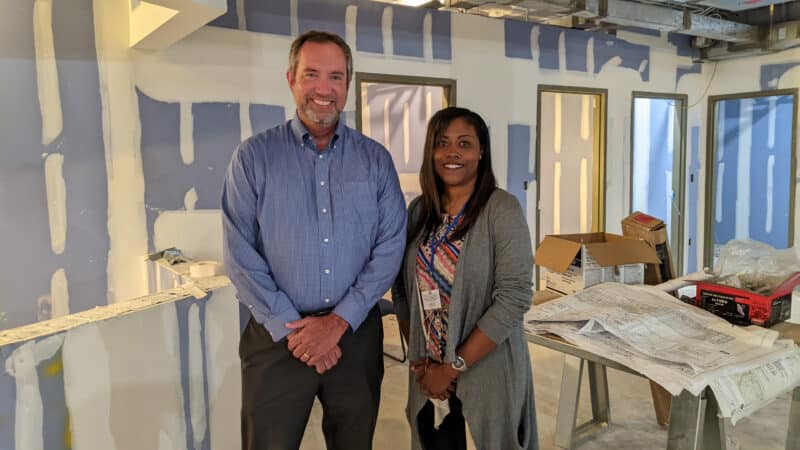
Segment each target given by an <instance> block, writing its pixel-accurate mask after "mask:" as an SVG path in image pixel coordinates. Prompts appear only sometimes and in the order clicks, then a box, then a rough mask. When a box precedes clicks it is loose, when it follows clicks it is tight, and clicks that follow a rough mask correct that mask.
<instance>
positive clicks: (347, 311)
mask: <svg viewBox="0 0 800 450" xmlns="http://www.w3.org/2000/svg"><path fill="white" fill-rule="evenodd" d="M333 312H334V313H335V314H336V315H337V316H339V317H341V318H342V319H344V320H345V321H346V322H347V323H348V324H350V328H352V329H353V331H356V330H358V327H360V326H361V323H362V322H364V319H366V318H367V313H368V312H369V310H366V311H365V310H364V307H363V306H360V305H358V304H357V303H356V302H355V301H353V300H352V299H351V300H348V299H343V300H342V301H340V302H339V304H338V305H336V307H335V308H333Z"/></svg>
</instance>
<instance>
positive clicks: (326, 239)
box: [322, 238, 330, 244]
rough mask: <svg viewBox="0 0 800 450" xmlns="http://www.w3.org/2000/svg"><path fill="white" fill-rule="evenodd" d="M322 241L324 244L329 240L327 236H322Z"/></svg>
mask: <svg viewBox="0 0 800 450" xmlns="http://www.w3.org/2000/svg"><path fill="white" fill-rule="evenodd" d="M322 242H324V243H326V244H327V243H328V242H330V239H328V238H323V239H322Z"/></svg>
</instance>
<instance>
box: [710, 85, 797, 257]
mask: <svg viewBox="0 0 800 450" xmlns="http://www.w3.org/2000/svg"><path fill="white" fill-rule="evenodd" d="M781 95H791V96H792V99H793V101H792V144H791V149H792V155H791V161H792V162H791V165H792V167H791V172H790V173H791V178H790V182H789V242H788V244H789V246H790V247H791V246H793V245H794V214H795V205H794V201H795V185H796V182H795V180H796V177H797V119H798V118H797V101H798V88H789V89H773V90H771V91H752V92H739V93H735V94H723V95H711V96H709V97H708V103H707V107H706V152H705V157H706V159H705V161H706V183H705V185H706V186H705V189H706V195H705V208H704V210H705V211H703V216H704V219H705V226H704V236H703V241H704V242H703V265H704V266H705V267H711V266H712V264H713V262H714V242H713V241H714V238H713V236H714V223H713V219H714V216H713V213H714V203H713V202H714V191H713V188H714V186H715V184H716V179H715V177H714V167H715V165H714V164H709V161H712V162H713V161H714V158H715V155H716V148H715V141H716V131H717V126H716V125H717V124H716V122H715V121H714V116H715V115H716V106H717V103H718V102H720V101H724V100H736V99H747V98H760V97H776V96H781Z"/></svg>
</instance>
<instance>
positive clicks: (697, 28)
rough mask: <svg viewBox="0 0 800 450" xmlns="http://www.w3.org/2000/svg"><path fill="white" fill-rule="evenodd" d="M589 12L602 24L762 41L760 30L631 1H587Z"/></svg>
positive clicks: (748, 41) (744, 40) (727, 39)
mask: <svg viewBox="0 0 800 450" xmlns="http://www.w3.org/2000/svg"><path fill="white" fill-rule="evenodd" d="M585 10H586V12H587V13H589V15H590V16H594V17H596V18H597V19H599V20H600V21H602V22H606V23H613V24H615V25H622V26H637V27H643V28H650V29H653V30H658V31H666V32H674V33H680V34H687V35H690V36H699V37H704V38H708V39H716V40H720V41H725V42H735V43H753V42H757V41H758V28H757V27H754V26H751V25H747V24H743V23H738V22H732V21H730V20H724V19H717V18H714V17H709V16H702V15H700V14H696V13H692V12H689V11H680V10H677V9H673V8H667V7H664V6H658V5H651V4H647V3H637V2H632V1H627V0H587V1H586V8H585Z"/></svg>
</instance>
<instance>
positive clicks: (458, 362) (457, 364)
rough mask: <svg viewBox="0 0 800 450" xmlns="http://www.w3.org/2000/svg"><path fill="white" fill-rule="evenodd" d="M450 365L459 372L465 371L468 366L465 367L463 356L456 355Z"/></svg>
mask: <svg viewBox="0 0 800 450" xmlns="http://www.w3.org/2000/svg"><path fill="white" fill-rule="evenodd" d="M450 367H452V368H453V369H455V370H457V371H459V372H466V371H467V369H469V367H467V362H466V361H464V358H462V357H460V356H458V355H456V359H454V360H453V362H451V363H450Z"/></svg>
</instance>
